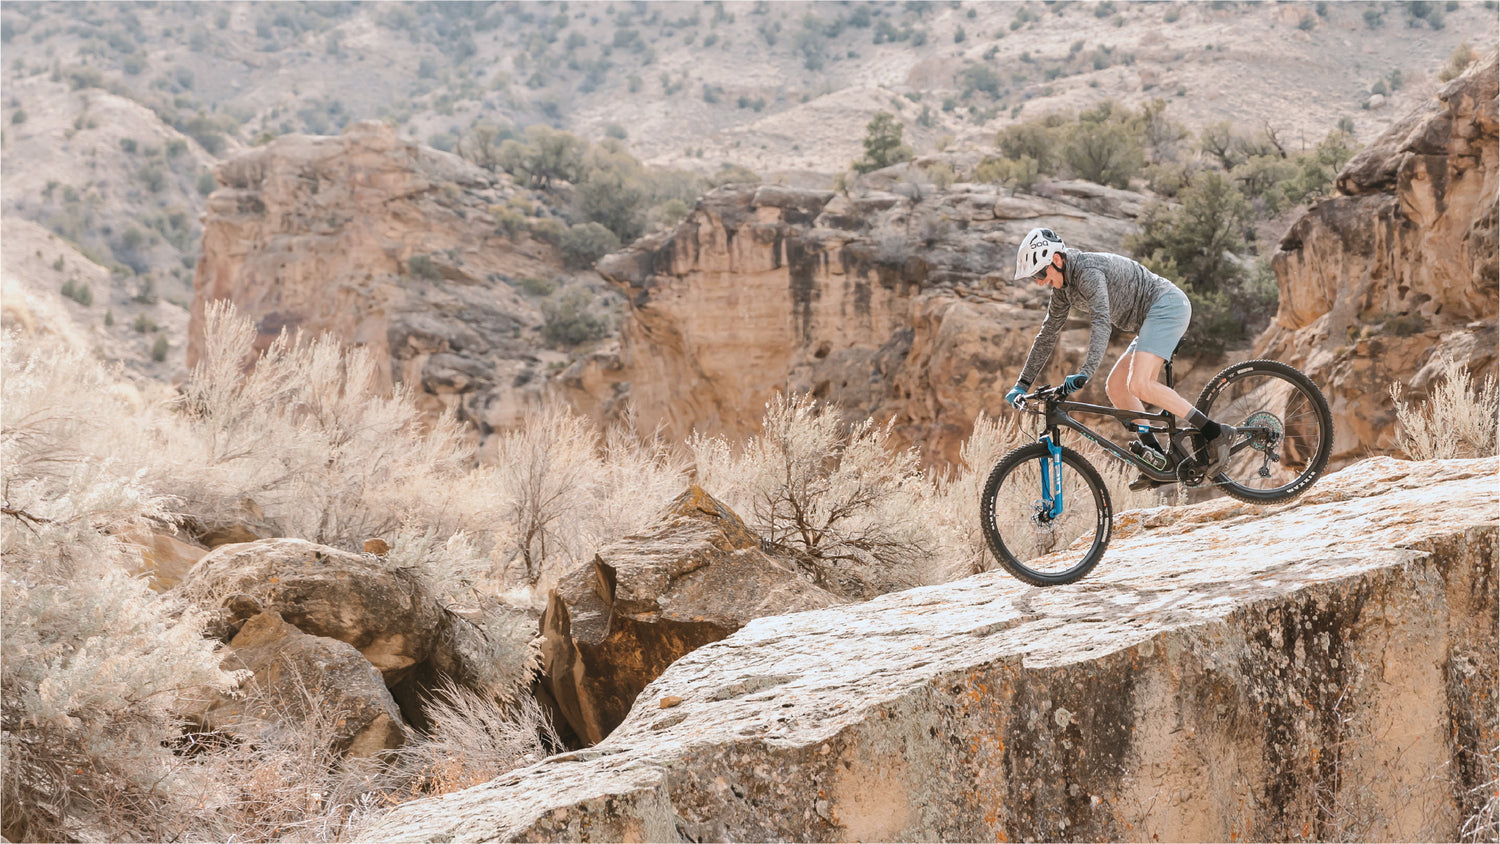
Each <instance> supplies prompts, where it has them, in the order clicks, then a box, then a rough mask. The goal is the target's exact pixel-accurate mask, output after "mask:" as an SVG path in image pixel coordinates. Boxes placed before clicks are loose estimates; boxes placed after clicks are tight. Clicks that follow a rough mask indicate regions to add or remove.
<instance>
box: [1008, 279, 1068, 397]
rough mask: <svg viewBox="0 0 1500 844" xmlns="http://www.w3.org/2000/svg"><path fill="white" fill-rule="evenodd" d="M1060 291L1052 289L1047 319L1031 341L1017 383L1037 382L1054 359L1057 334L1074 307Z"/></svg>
mask: <svg viewBox="0 0 1500 844" xmlns="http://www.w3.org/2000/svg"><path fill="white" fill-rule="evenodd" d="M1058 293H1059V291H1056V290H1054V291H1052V299H1051V301H1049V302H1048V303H1047V319H1046V321H1045V322H1043V323H1042V329H1041V330H1040V331H1038V332H1037V333H1036V339H1035V340H1033V341H1031V351H1030V352H1028V353H1027V355H1026V365H1025V366H1023V367H1021V377H1020V378H1018V379H1016V383H1018V384H1024V385H1025V386H1026V387H1027V388H1030V387H1031V385H1032V384H1033V383H1035V382H1036V377H1037V375H1038V374H1040V373H1041V371H1042V367H1044V366H1046V365H1047V361H1049V360H1051V359H1052V350H1053V349H1055V348H1057V335H1058V334H1059V333H1061V332H1062V327H1063V324H1064V323H1066V322H1067V321H1068V311H1069V310H1071V309H1072V306H1071V305H1070V304H1069V303H1068V297H1066V296H1060V295H1058Z"/></svg>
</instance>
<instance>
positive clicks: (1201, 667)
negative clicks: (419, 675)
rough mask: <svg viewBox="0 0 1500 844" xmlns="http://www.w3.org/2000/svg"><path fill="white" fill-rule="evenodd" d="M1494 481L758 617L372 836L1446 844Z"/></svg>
mask: <svg viewBox="0 0 1500 844" xmlns="http://www.w3.org/2000/svg"><path fill="white" fill-rule="evenodd" d="M1497 467H1500V464H1497V461H1496V460H1495V459H1494V458H1490V459H1486V460H1476V461H1440V462H1432V463H1425V464H1421V463H1406V462H1402V461H1397V460H1393V459H1390V458H1375V459H1372V460H1370V461H1367V462H1365V463H1362V464H1359V465H1358V466H1356V467H1353V468H1351V469H1349V470H1346V471H1345V472H1343V473H1340V474H1337V475H1333V476H1330V477H1329V478H1327V479H1325V480H1324V481H1323V482H1322V483H1321V484H1319V486H1318V487H1316V488H1315V489H1314V490H1312V492H1310V493H1309V494H1308V495H1307V496H1305V497H1304V499H1303V500H1302V501H1300V502H1298V503H1295V504H1292V505H1285V506H1282V507H1271V508H1258V507H1253V506H1249V505H1244V504H1239V503H1236V502H1232V501H1228V500H1220V501H1215V502H1212V503H1209V504H1203V505H1198V506H1194V507H1181V508H1165V509H1159V510H1146V511H1136V512H1135V513H1133V514H1127V516H1126V517H1124V518H1123V519H1122V524H1121V525H1120V527H1119V530H1118V532H1117V534H1116V542H1115V544H1114V545H1113V546H1112V547H1111V549H1110V551H1109V554H1108V556H1107V557H1106V558H1105V560H1104V562H1103V563H1102V564H1101V566H1100V568H1099V571H1098V574H1097V575H1096V576H1095V577H1091V578H1089V579H1088V580H1086V581H1084V582H1082V583H1079V584H1076V585H1073V586H1068V587H1059V588H1053V589H1031V588H1026V587H1024V586H1022V585H1021V584H1018V583H1017V582H1015V581H1014V580H1011V579H1009V578H1007V577H1006V576H1005V575H1003V574H1000V573H989V574H984V575H979V576H975V577H972V578H969V579H966V580H963V581H959V582H956V583H952V584H947V585H944V586H937V587H930V588H922V589H915V590H911V591H909V592H904V593H899V594H893V595H886V596H883V597H881V598H878V599H876V600H873V601H870V602H868V603H865V604H859V605H854V606H847V607H834V608H830V609H825V610H815V611H811V612H804V613H799V614H795V615H789V616H781V617H775V618H766V619H761V620H759V621H755V622H752V623H751V624H749V625H748V626H746V627H745V628H744V629H742V630H740V631H739V632H738V633H736V634H734V635H732V636H730V637H729V638H728V639H725V640H723V641H721V642H717V643H714V644H710V645H707V646H705V647H703V648H701V649H699V650H697V651H695V652H693V653H691V654H689V655H688V656H686V657H684V658H683V659H681V660H679V661H678V662H676V663H675V664H674V665H672V667H671V668H669V669H668V670H667V671H666V673H664V674H663V675H662V676H661V677H660V678H658V679H657V680H656V681H655V682H654V683H652V684H651V685H650V686H649V687H647V688H646V690H645V691H644V692H643V693H642V695H641V697H640V698H639V700H638V701H637V703H636V705H635V707H634V708H633V709H632V710H631V712H630V714H629V716H628V717H627V719H626V720H625V722H624V723H623V724H622V725H621V726H620V728H619V729H618V730H616V731H615V732H614V733H613V734H612V735H611V736H610V737H609V738H608V739H607V740H605V741H604V742H603V743H601V744H599V745H598V746H596V747H594V748H591V749H589V750H586V751H581V752H577V753H571V754H566V755H562V756H557V757H553V758H551V759H548V760H545V761H543V762H541V763H538V764H536V765H533V766H532V767H529V768H525V769H521V770H518V771H515V772H512V773H510V774H507V775H505V776H503V777H501V778H499V779H497V780H495V781H493V782H491V783H488V784H486V785H482V786H478V787H475V788H472V789H469V790H467V791H464V792H460V793H457V794H451V795H448V796H446V797H443V798H441V799H435V800H423V801H417V802H414V803H411V804H407V805H405V806H403V807H401V808H398V809H397V810H395V811H394V812H393V813H392V814H390V815H389V816H387V817H386V818H384V819H383V820H382V821H381V822H380V823H379V824H378V825H376V826H375V827H373V828H371V829H368V830H366V832H365V836H366V838H367V839H368V840H379V841H436V840H441V841H481V840H482V841H492V840H520V841H553V840H592V841H620V840H650V841H684V840H693V841H701V840H768V839H782V840H785V839H790V840H804V841H835V840H845V841H848V840H866V841H869V840H908V841H910V840H991V839H998V840H1022V839H1027V840H1031V839H1041V840H1136V839H1144V840H1161V839H1169V840H1218V841H1228V840H1239V839H1260V840H1265V839H1280V840H1287V839H1306V838H1311V839H1318V840H1328V839H1341V838H1348V839H1354V840H1375V839H1380V840H1389V839H1401V840H1453V839H1455V838H1456V836H1457V835H1458V832H1459V829H1460V826H1461V825H1462V824H1463V823H1464V821H1465V819H1466V818H1468V817H1470V816H1472V814H1473V813H1474V811H1475V810H1476V808H1477V806H1478V805H1479V804H1481V803H1483V801H1485V800H1486V799H1488V798H1489V797H1490V796H1492V795H1486V794H1484V793H1483V791H1482V790H1476V788H1477V787H1478V786H1480V785H1481V784H1482V783H1485V782H1487V781H1489V780H1491V779H1492V778H1493V777H1494V775H1495V774H1494V756H1493V751H1494V748H1495V747H1496V744H1497V741H1500V736H1497V725H1496V710H1495V700H1494V694H1495V688H1496V682H1497V665H1496V647H1497V642H1496V627H1495V617H1496V612H1497V581H1496V566H1495V555H1496V518H1495V517H1496V512H1497V506H1500V500H1497V489H1496V484H1495V478H1496V472H1497ZM679 700H680V702H678V701H679ZM674 704H675V705H674Z"/></svg>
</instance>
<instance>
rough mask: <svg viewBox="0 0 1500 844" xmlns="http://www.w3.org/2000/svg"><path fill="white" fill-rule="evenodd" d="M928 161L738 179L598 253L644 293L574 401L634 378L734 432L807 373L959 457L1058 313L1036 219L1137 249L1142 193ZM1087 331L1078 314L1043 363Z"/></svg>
mask: <svg viewBox="0 0 1500 844" xmlns="http://www.w3.org/2000/svg"><path fill="white" fill-rule="evenodd" d="M920 173H921V170H920V168H919V167H917V166H916V165H912V166H911V168H910V170H908V169H907V167H906V165H900V166H898V167H897V168H893V169H890V170H886V171H879V172H877V173H874V174H871V175H870V176H868V177H866V182H865V186H864V187H862V188H861V189H859V190H856V191H852V192H851V193H850V194H849V195H847V196H845V195H835V194H833V193H831V192H826V191H810V190H794V189H790V188H785V187H779V186H775V185H762V186H758V187H747V186H729V187H726V188H722V189H720V190H718V191H715V192H713V193H710V194H709V195H707V196H706V197H704V198H703V199H702V200H701V201H700V202H699V204H698V206H697V208H696V209H695V210H694V211H693V213H692V214H691V215H690V216H689V217H688V218H687V219H686V220H684V221H683V222H682V223H681V224H680V225H679V226H678V227H677V228H676V229H674V230H672V231H670V232H664V233H662V234H659V235H654V236H652V237H649V238H646V239H644V240H642V241H640V242H637V243H636V244H635V245H633V246H632V247H630V248H629V249H628V250H626V251H624V252H620V253H616V254H614V255H611V256H608V257H606V258H605V259H604V260H602V261H600V263H599V271H600V272H601V273H602V274H603V275H604V276H605V277H606V278H608V279H609V280H611V281H613V282H614V283H615V284H617V285H618V286H619V287H620V288H621V289H622V290H623V291H624V292H625V294H626V298H627V299H628V302H629V304H628V310H627V314H626V317H625V319H624V320H623V324H622V327H621V338H620V343H621V350H620V358H619V360H618V361H617V362H601V361H580V362H578V363H575V364H574V365H573V367H572V369H571V370H570V371H569V372H567V373H565V374H564V377H563V379H562V380H563V382H564V386H565V387H571V389H572V396H571V398H572V400H573V402H574V404H575V405H581V406H586V405H588V404H590V402H591V401H592V403H594V404H596V405H602V404H605V403H607V402H608V401H609V399H610V398H611V395H612V393H611V391H610V388H611V387H612V385H613V384H617V383H624V382H628V383H629V385H630V398H631V401H632V402H633V403H634V405H635V408H636V410H637V412H638V414H639V417H640V421H641V423H643V424H644V425H645V427H646V428H648V429H649V428H650V427H652V426H654V425H657V424H660V425H662V426H663V427H664V428H665V429H666V431H667V432H668V433H669V434H670V435H672V436H674V437H679V438H681V437H686V436H688V435H689V434H690V433H692V431H693V430H694V429H697V430H700V431H703V432H705V433H714V434H719V433H722V434H726V435H728V436H730V437H731V438H733V437H739V436H743V435H745V434H747V433H750V432H753V431H755V430H758V427H759V423H760V420H761V417H762V415H763V414H764V405H765V402H766V401H767V400H768V399H769V398H770V397H771V396H772V395H773V394H774V393H775V392H777V391H798V392H807V393H811V394H812V395H814V396H816V397H819V398H824V399H828V400H830V401H833V402H836V403H838V404H839V405H841V406H842V407H844V408H846V409H847V410H848V411H849V412H850V413H851V414H852V415H855V416H857V417H858V418H865V417H866V416H875V417H878V418H882V419H884V418H888V417H892V416H894V417H895V419H896V428H895V432H896V440H897V443H898V444H899V445H911V444H918V445H920V446H921V449H922V453H923V455H924V458H926V459H928V460H929V461H948V462H952V461H956V459H957V456H958V449H959V447H960V445H961V444H962V442H963V440H964V439H965V438H967V436H968V434H969V432H970V430H971V427H972V425H973V420H974V418H975V417H976V416H977V415H978V413H979V411H981V410H985V411H989V412H992V413H993V412H994V411H995V410H996V409H997V408H999V407H1001V403H1002V402H1001V400H1002V398H1003V397H1004V395H1005V391H1006V390H1007V389H1009V388H1010V386H1011V385H1012V384H1013V383H1014V380H1015V377H1016V375H1017V374H1018V373H1019V371H1020V368H1021V365H1022V363H1023V361H1024V358H1025V355H1026V351H1027V349H1028V348H1030V345H1031V341H1032V338H1033V337H1035V335H1036V332H1037V329H1038V328H1040V326H1041V319H1042V316H1043V312H1044V310H1045V303H1046V300H1047V295H1046V293H1045V292H1044V291H1041V290H1038V289H1036V288H1035V286H1034V285H1020V284H1014V283H1012V282H1011V280H1010V279H1011V276H1012V275H1013V274H1014V272H1013V271H1014V267H1015V248H1016V244H1017V243H1019V242H1020V239H1021V237H1022V236H1023V235H1024V234H1025V233H1026V232H1027V231H1028V230H1029V229H1031V228H1032V227H1034V226H1038V225H1052V226H1055V227H1057V228H1058V230H1059V231H1060V232H1062V233H1063V234H1064V235H1065V237H1066V238H1067V240H1068V242H1069V243H1070V244H1072V245H1075V246H1079V247H1082V248H1085V249H1105V250H1120V249H1121V248H1122V244H1123V241H1124V239H1125V237H1126V236H1127V235H1128V234H1130V233H1132V232H1134V231H1135V230H1136V223H1135V222H1134V221H1135V219H1136V218H1137V217H1138V216H1139V215H1140V214H1141V213H1142V211H1143V209H1144V206H1145V201H1144V198H1143V197H1142V196H1141V195H1139V194H1134V193H1128V192H1123V191H1117V190H1112V189H1110V188H1105V187H1101V186H1099V185H1094V184H1090V183H1085V182H1058V183H1054V184H1053V185H1052V187H1051V189H1050V191H1049V193H1050V194H1051V198H1046V197H1041V196H1019V195H1017V196H1011V195H1007V194H1005V193H1003V192H998V191H997V189H995V188H994V187H993V186H988V185H965V184H959V185H955V186H953V187H952V188H951V189H949V190H945V191H939V190H936V189H935V188H934V187H933V186H932V185H931V184H930V183H924V182H923V181H922V178H923V177H921V175H920ZM1086 345H1087V328H1086V325H1085V324H1084V323H1083V322H1081V321H1080V322H1077V323H1076V324H1075V325H1074V326H1073V327H1072V329H1071V330H1070V331H1069V332H1068V333H1067V334H1066V335H1065V337H1064V340H1063V343H1062V345H1061V348H1060V351H1059V353H1058V354H1057V355H1055V356H1054V359H1053V362H1052V365H1051V367H1050V368H1049V369H1048V370H1047V373H1045V374H1044V378H1046V377H1052V378H1054V379H1055V378H1056V377H1057V373H1064V371H1065V368H1066V367H1070V366H1076V365H1077V363H1078V362H1079V361H1080V360H1081V358H1082V354H1083V351H1084V349H1085V347H1086ZM1205 368H1207V367H1205ZM1066 371H1071V370H1066ZM1190 374H1191V372H1190V370H1189V367H1180V368H1179V375H1180V376H1181V375H1190ZM1204 377H1207V376H1206V375H1205V376H1204Z"/></svg>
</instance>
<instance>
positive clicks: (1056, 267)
mask: <svg viewBox="0 0 1500 844" xmlns="http://www.w3.org/2000/svg"><path fill="white" fill-rule="evenodd" d="M1061 257H1062V256H1061V255H1053V256H1052V261H1051V263H1049V264H1047V268H1046V269H1045V270H1043V271H1042V273H1041V277H1040V278H1037V277H1036V276H1033V277H1032V278H1033V280H1034V281H1036V286H1037V287H1062V285H1063V274H1062V261H1061V260H1060V259H1061Z"/></svg>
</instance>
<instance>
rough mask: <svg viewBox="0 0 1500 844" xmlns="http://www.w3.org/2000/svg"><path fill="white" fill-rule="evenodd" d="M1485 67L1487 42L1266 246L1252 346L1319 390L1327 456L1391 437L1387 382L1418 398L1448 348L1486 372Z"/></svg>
mask: <svg viewBox="0 0 1500 844" xmlns="http://www.w3.org/2000/svg"><path fill="white" fill-rule="evenodd" d="M1496 75H1497V66H1496V58H1495V55H1494V54H1491V55H1490V56H1489V57H1488V58H1487V59H1486V60H1481V61H1478V62H1475V64H1474V66H1473V67H1471V68H1470V70H1469V71H1468V72H1466V73H1465V74H1464V75H1462V76H1460V77H1459V78H1457V79H1455V80H1453V81H1452V82H1450V83H1449V84H1448V85H1447V86H1445V87H1444V88H1443V89H1442V90H1441V91H1440V92H1439V95H1438V97H1437V98H1435V99H1433V100H1431V101H1429V102H1427V103H1426V104H1424V105H1422V106H1421V107H1419V108H1418V109H1416V110H1414V111H1413V112H1412V113H1411V114H1409V115H1407V116H1406V117H1404V118H1402V119H1401V120H1398V121H1397V122H1396V123H1395V124H1393V125H1392V126H1391V128H1390V129H1389V130H1387V131H1386V132H1385V133H1384V134H1383V135H1381V136H1380V137H1379V138H1377V139H1376V140H1375V141H1373V142H1372V143H1371V144H1370V145H1369V146H1368V147H1366V148H1365V149H1364V150H1362V151H1361V152H1360V153H1359V154H1358V155H1356V156H1354V158H1352V159H1351V160H1350V161H1349V163H1348V164H1347V165H1346V166H1345V167H1344V169H1343V171H1342V172H1341V173H1340V174H1339V176H1338V195H1337V196H1335V197H1332V198H1330V199H1328V200H1325V201H1323V202H1319V203H1318V204H1316V205H1314V206H1313V207H1312V208H1311V209H1309V210H1308V212H1307V213H1306V214H1305V215H1304V216H1303V217H1301V218H1300V219H1298V220H1297V221H1296V222H1295V223H1294V224H1293V225H1292V227H1291V228H1290V229H1289V230H1288V231H1287V233H1286V235H1285V237H1283V238H1282V241H1281V244H1280V249H1279V251H1277V253H1276V254H1275V255H1274V256H1273V257H1272V260H1271V265H1272V267H1273V268H1274V269H1275V271H1276V278H1277V283H1278V285H1279V287H1280V306H1279V309H1278V311H1277V314H1276V319H1275V320H1274V321H1273V322H1272V324H1271V326H1270V327H1269V328H1267V329H1266V332H1265V333H1264V334H1263V335H1261V337H1260V338H1259V339H1258V340H1257V341H1256V354H1257V355H1258V356H1261V357H1272V358H1276V359H1279V360H1283V361H1286V362H1287V363H1290V364H1292V365H1293V366H1296V367H1298V368H1299V369H1301V370H1303V371H1304V372H1306V373H1307V374H1308V376H1310V377H1311V378H1312V379H1313V380H1314V381H1315V382H1317V383H1318V384H1319V386H1321V387H1322V388H1323V390H1324V392H1325V393H1326V394H1327V396H1328V401H1329V404H1330V405H1331V406H1332V409H1333V414H1334V433H1335V435H1336V439H1335V443H1334V459H1335V460H1336V461H1340V462H1342V461H1346V460H1350V459H1355V458H1357V457H1361V456H1364V455H1367V454H1369V453H1370V452H1371V451H1386V450H1392V449H1394V448H1395V447H1396V425H1395V418H1396V410H1395V404H1394V402H1393V401H1392V399H1391V397H1390V394H1389V392H1388V390H1389V388H1390V385H1391V384H1392V383H1398V382H1399V383H1401V384H1403V385H1405V386H1406V388H1407V389H1406V394H1407V396H1408V397H1416V398H1420V397H1421V396H1422V394H1424V393H1426V392H1427V391H1428V390H1429V389H1430V388H1431V387H1432V386H1433V384H1432V378H1431V377H1430V376H1431V374H1432V373H1435V372H1437V371H1439V370H1440V367H1438V366H1431V365H1430V364H1431V363H1432V362H1433V361H1434V360H1435V359H1438V358H1442V357H1445V356H1446V357H1452V358H1455V359H1457V360H1459V361H1461V362H1462V363H1464V364H1465V366H1466V367H1467V368H1468V369H1470V370H1471V371H1474V372H1476V373H1477V374H1478V375H1480V377H1482V375H1483V374H1484V373H1485V372H1491V373H1493V372H1496V371H1497V367H1496V360H1497V353H1496V349H1497V337H1496V333H1495V326H1496V321H1497V315H1500V259H1497V257H1496V256H1497V243H1500V227H1497V220H1496V213H1495V205H1496V197H1497V183H1500V162H1497V158H1500V133H1497V82H1496ZM1476 380H1478V379H1476Z"/></svg>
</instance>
